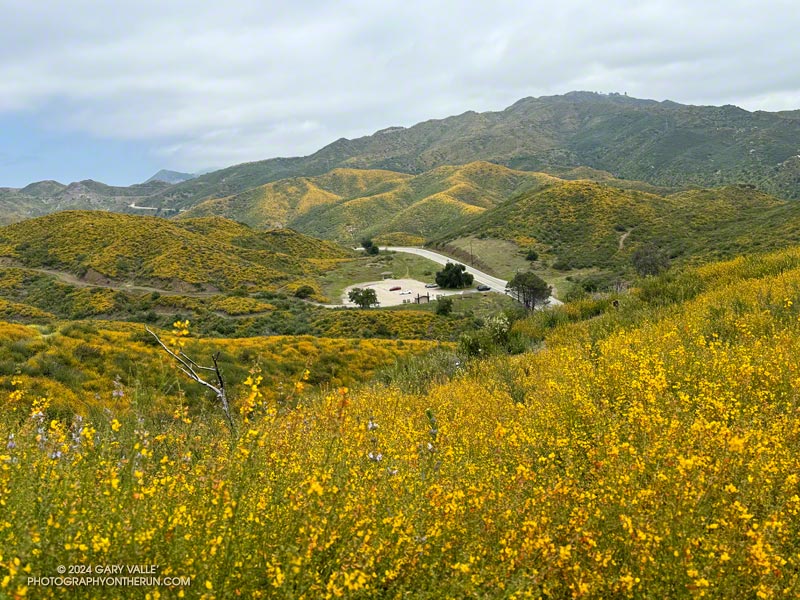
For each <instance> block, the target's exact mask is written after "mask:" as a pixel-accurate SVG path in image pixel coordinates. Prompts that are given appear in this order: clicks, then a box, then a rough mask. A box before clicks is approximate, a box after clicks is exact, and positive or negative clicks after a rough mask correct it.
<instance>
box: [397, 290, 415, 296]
mask: <svg viewBox="0 0 800 600" xmlns="http://www.w3.org/2000/svg"><path fill="white" fill-rule="evenodd" d="M413 293H414V292H412V291H411V290H403V291H402V292H400V295H401V296H405V295H406V294H413Z"/></svg>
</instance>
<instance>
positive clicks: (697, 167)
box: [153, 92, 800, 208]
mask: <svg viewBox="0 0 800 600" xmlns="http://www.w3.org/2000/svg"><path fill="white" fill-rule="evenodd" d="M798 155H800V119H798V118H797V114H796V111H787V112H780V113H769V112H763V111H758V112H752V113H751V112H748V111H746V110H743V109H741V108H738V107H735V106H721V107H716V106H688V105H683V104H679V103H677V102H672V101H669V100H667V101H663V102H658V101H655V100H642V99H637V98H631V97H628V96H623V95H620V94H609V95H604V94H596V93H591V92H570V93H568V94H565V95H563V96H547V97H541V98H524V99H522V100H519V101H518V102H516V103H514V104H513V105H511V106H509V107H508V108H506V109H505V110H503V111H499V112H485V113H476V112H472V111H469V112H465V113H463V114H461V115H458V116H452V117H447V118H445V119H437V120H430V121H425V122H422V123H418V124H417V125H414V126H413V127H409V128H401V127H390V128H388V129H383V130H381V131H379V132H378V133H375V134H373V135H371V136H365V137H362V138H358V139H355V140H348V139H345V138H342V139H339V140H337V141H335V142H333V143H332V144H329V145H328V146H325V147H324V148H322V149H321V150H319V151H318V152H315V153H314V154H311V155H310V156H306V157H299V158H275V159H269V160H265V161H258V162H252V163H245V164H241V165H235V166H233V167H229V168H227V169H221V170H219V171H215V172H213V173H208V174H206V175H203V176H201V177H198V178H196V179H194V180H192V181H188V182H184V183H182V184H178V185H176V186H174V187H172V188H170V189H168V190H164V191H163V192H161V193H159V194H157V195H156V196H155V197H154V198H153V202H154V205H160V206H174V207H179V208H186V207H188V206H192V205H194V204H196V203H197V202H198V201H200V200H203V199H208V198H215V197H216V198H219V197H226V196H230V195H232V194H236V193H239V192H241V191H244V190H245V189H250V188H253V187H257V186H258V185H263V184H265V183H269V182H271V181H276V180H279V179H285V178H287V177H295V176H315V175H321V174H323V173H326V172H328V171H330V170H332V169H334V168H337V167H345V168H357V169H385V170H391V171H399V172H404V173H410V174H418V173H421V172H424V171H427V170H430V169H432V168H435V167H437V166H442V165H458V164H465V163H469V162H473V161H476V160H484V161H489V162H493V163H497V164H501V165H504V166H507V167H510V168H513V169H519V170H532V171H544V172H548V171H550V170H552V169H556V170H558V169H564V168H573V167H580V166H588V167H592V168H594V169H599V170H604V171H609V172H610V173H612V174H613V175H614V176H616V177H621V178H625V179H637V180H641V181H645V182H648V183H651V184H653V185H658V186H669V187H682V186H692V185H694V186H704V187H710V186H719V185H726V184H731V183H751V184H754V185H757V186H758V187H759V188H760V189H762V190H763V191H766V192H769V193H772V194H775V195H778V196H781V197H784V198H799V197H800V158H798Z"/></svg>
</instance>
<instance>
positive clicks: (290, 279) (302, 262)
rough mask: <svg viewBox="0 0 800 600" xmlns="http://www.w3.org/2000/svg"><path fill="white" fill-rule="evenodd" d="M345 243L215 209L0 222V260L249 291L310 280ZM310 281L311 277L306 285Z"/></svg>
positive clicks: (109, 278) (114, 278)
mask: <svg viewBox="0 0 800 600" xmlns="http://www.w3.org/2000/svg"><path fill="white" fill-rule="evenodd" d="M349 256H350V253H349V251H347V250H344V249H343V248H340V247H338V246H336V245H335V244H332V243H329V242H324V241H320V240H315V239H313V238H309V237H307V236H304V235H301V234H298V233H295V232H293V231H280V230H279V231H254V230H252V229H250V228H249V227H247V226H245V225H241V224H237V223H233V222H231V221H227V220H225V219H222V218H219V217H212V218H206V219H189V220H186V221H181V222H175V221H168V220H165V219H160V218H157V217H141V216H133V215H123V214H117V213H111V212H101V211H65V212H60V213H56V214H53V215H47V216H44V217H39V218H35V219H29V220H27V221H23V222H21V223H16V224H13V225H9V226H6V227H3V228H0V261H3V262H4V263H5V264H8V265H11V266H21V267H29V268H39V269H47V270H53V271H59V272H66V273H70V274H72V275H74V276H75V277H78V278H80V279H81V280H84V281H88V282H103V283H108V282H123V283H128V284H136V285H151V286H154V287H157V288H163V289H175V290H206V291H225V290H234V289H237V288H244V289H248V290H252V291H258V290H275V289H278V288H281V287H286V286H289V288H291V287H292V286H293V285H299V284H300V283H310V284H313V283H314V278H315V277H316V275H318V274H319V273H320V272H321V271H322V270H324V269H325V268H326V267H329V266H330V265H331V264H334V263H336V262H337V261H339V260H342V259H347V258H348V257H349ZM312 287H313V285H312Z"/></svg>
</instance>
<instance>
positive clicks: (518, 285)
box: [506, 271, 552, 310]
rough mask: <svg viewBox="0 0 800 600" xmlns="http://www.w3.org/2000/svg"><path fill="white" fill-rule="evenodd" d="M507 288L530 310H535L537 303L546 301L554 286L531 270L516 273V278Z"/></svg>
mask: <svg viewBox="0 0 800 600" xmlns="http://www.w3.org/2000/svg"><path fill="white" fill-rule="evenodd" d="M506 290H507V291H508V292H510V293H511V295H513V296H514V297H515V298H516V299H517V300H518V301H520V302H521V303H522V304H523V305H524V306H525V308H527V309H528V310H533V309H534V308H536V305H537V304H542V303H544V301H545V300H547V299H548V298H549V297H550V294H551V292H552V288H551V287H550V286H549V285H547V282H546V281H545V280H544V279H542V278H541V277H539V276H538V275H536V273H531V272H530V271H528V272H525V273H517V274H516V275H514V279H512V280H511V281H509V282H508V284H507V285H506Z"/></svg>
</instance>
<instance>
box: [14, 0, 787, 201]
mask: <svg viewBox="0 0 800 600" xmlns="http://www.w3.org/2000/svg"><path fill="white" fill-rule="evenodd" d="M799 31H800V11H798V10H797V5H796V0H752V1H749V0H748V1H745V0H738V1H737V0H725V1H716V0H703V1H702V2H698V1H697V0H663V1H655V0H630V1H622V0H619V1H614V0H605V1H604V2H596V1H590V0H547V1H535V0H525V1H519V2H516V1H514V2H512V1H503V0H493V1H491V2H489V1H486V0H480V1H466V0H464V1H461V2H454V1H442V2H436V1H435V0H427V1H425V2H421V1H420V2H417V1H415V0H402V1H397V2H395V1H394V0H364V1H358V0H354V1H337V2H321V1H317V0H295V1H294V2H286V1H284V2H269V1H264V0H259V1H246V0H225V2H199V1H198V0H191V1H171V0H114V1H113V2H109V1H102V2H100V1H87V0H69V1H68V2H66V1H64V0H35V1H31V0H0V186H3V185H6V186H22V185H25V184H26V183H28V182H31V181H37V180H42V179H57V180H60V181H63V182H65V183H66V182H69V181H75V180H80V179H87V178H92V179H97V180H100V181H105V182H107V183H112V184H118V185H128V184H131V183H136V182H139V181H143V180H144V179H146V178H147V177H149V176H150V175H152V174H153V173H154V172H155V171H157V170H158V169H160V168H169V169H175V170H182V171H196V170H201V169H208V168H211V167H223V166H228V165H231V164H235V163H239V162H244V161H251V160H259V159H263V158H270V157H274V156H296V155H305V154H309V153H311V152H314V151H315V150H317V149H319V148H320V147H322V146H324V145H326V144H328V143H330V142H332V141H333V140H335V139H337V138H340V137H349V138H352V137H357V136H360V135H366V134H369V133H372V132H373V131H375V130H377V129H382V128H384V127H387V126H391V125H405V126H408V125H412V124H414V123H416V122H419V121H422V120H426V119H430V118H441V117H445V116H448V115H451V114H459V113H462V112H464V111H466V110H478V111H485V110H501V109H503V108H505V107H506V106H508V105H510V104H512V103H513V102H514V101H516V100H518V99H519V98H522V97H525V96H541V95H550V94H561V93H565V92H568V91H570V90H576V89H577V90H591V91H599V92H627V93H628V94H629V95H631V96H636V97H641V98H654V99H657V100H664V99H671V100H675V101H678V102H684V103H691V104H736V105H739V106H741V107H743V108H746V109H748V110H759V109H760V110H782V109H797V108H800V68H798V58H800V34H799V33H798V32H799Z"/></svg>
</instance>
